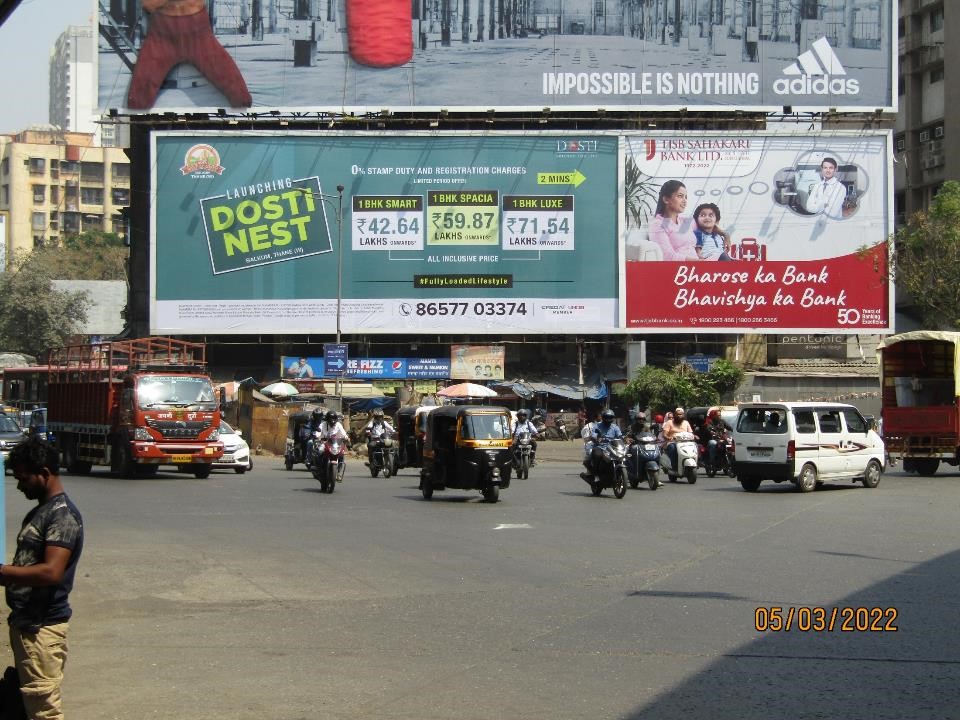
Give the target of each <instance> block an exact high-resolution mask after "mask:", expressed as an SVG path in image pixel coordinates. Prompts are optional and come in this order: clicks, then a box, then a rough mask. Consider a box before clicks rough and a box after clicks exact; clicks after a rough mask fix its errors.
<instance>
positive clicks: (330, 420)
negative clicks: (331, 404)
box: [326, 410, 337, 423]
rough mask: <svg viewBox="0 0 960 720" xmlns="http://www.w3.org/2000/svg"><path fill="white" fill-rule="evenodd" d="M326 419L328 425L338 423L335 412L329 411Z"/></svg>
mask: <svg viewBox="0 0 960 720" xmlns="http://www.w3.org/2000/svg"><path fill="white" fill-rule="evenodd" d="M326 418H327V422H328V423H335V422H336V421H337V414H336V413H335V412H334V411H333V410H327V415H326Z"/></svg>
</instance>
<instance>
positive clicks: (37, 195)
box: [33, 185, 47, 205]
mask: <svg viewBox="0 0 960 720" xmlns="http://www.w3.org/2000/svg"><path fill="white" fill-rule="evenodd" d="M46 199H47V186H46V185H34V186H33V204H34V205H40V204H41V203H43V202H45V201H46Z"/></svg>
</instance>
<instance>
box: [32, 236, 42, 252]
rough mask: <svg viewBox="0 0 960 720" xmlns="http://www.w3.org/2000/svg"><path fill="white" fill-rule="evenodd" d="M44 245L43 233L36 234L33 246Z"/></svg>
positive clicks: (38, 247) (40, 246)
mask: <svg viewBox="0 0 960 720" xmlns="http://www.w3.org/2000/svg"><path fill="white" fill-rule="evenodd" d="M43 245H44V242H43V235H34V236H33V247H34V249H40V248H42V247H43Z"/></svg>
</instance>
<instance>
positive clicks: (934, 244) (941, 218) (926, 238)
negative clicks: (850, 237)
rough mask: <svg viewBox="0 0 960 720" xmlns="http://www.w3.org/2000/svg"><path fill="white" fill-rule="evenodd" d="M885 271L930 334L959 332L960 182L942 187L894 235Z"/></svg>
mask: <svg viewBox="0 0 960 720" xmlns="http://www.w3.org/2000/svg"><path fill="white" fill-rule="evenodd" d="M891 268H892V272H893V276H894V279H895V280H896V283H897V289H898V291H901V292H906V293H907V294H908V295H909V296H910V298H911V299H912V302H913V305H914V306H916V307H917V308H918V309H919V310H920V311H921V313H922V315H923V317H924V318H925V319H926V322H927V324H928V325H929V326H930V329H932V330H933V329H941V328H942V329H948V328H949V329H954V330H956V329H958V328H960V182H957V181H956V180H948V181H947V182H945V183H944V184H943V186H942V187H941V188H940V192H938V193H937V195H936V197H934V199H933V202H932V204H931V205H930V209H929V210H927V211H920V212H917V213H915V214H914V215H913V216H912V217H911V218H910V219H909V220H908V222H907V224H906V225H904V226H903V227H901V228H900V229H899V230H898V231H897V233H896V234H895V235H894V238H893V243H892V252H891Z"/></svg>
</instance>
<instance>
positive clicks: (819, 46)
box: [773, 37, 860, 95]
mask: <svg viewBox="0 0 960 720" xmlns="http://www.w3.org/2000/svg"><path fill="white" fill-rule="evenodd" d="M783 74H784V75H789V76H790V77H789V78H780V79H779V80H776V81H775V82H774V83H773V91H774V92H775V93H777V95H859V94H860V81H859V80H856V79H854V78H846V77H844V76H845V75H846V74H847V71H846V69H845V68H844V67H843V64H842V63H841V62H840V58H838V57H837V54H836V53H835V52H833V48H832V47H830V43H829V42H828V41H827V39H826V38H825V37H822V38H820V39H819V40H817V41H816V42H814V43H813V45H811V46H810V49H809V50H807V51H806V52H805V53H801V54H800V55H799V56H798V57H797V61H796V62H794V63H790V65H788V66H787V67H785V68H784V69H783Z"/></svg>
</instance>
